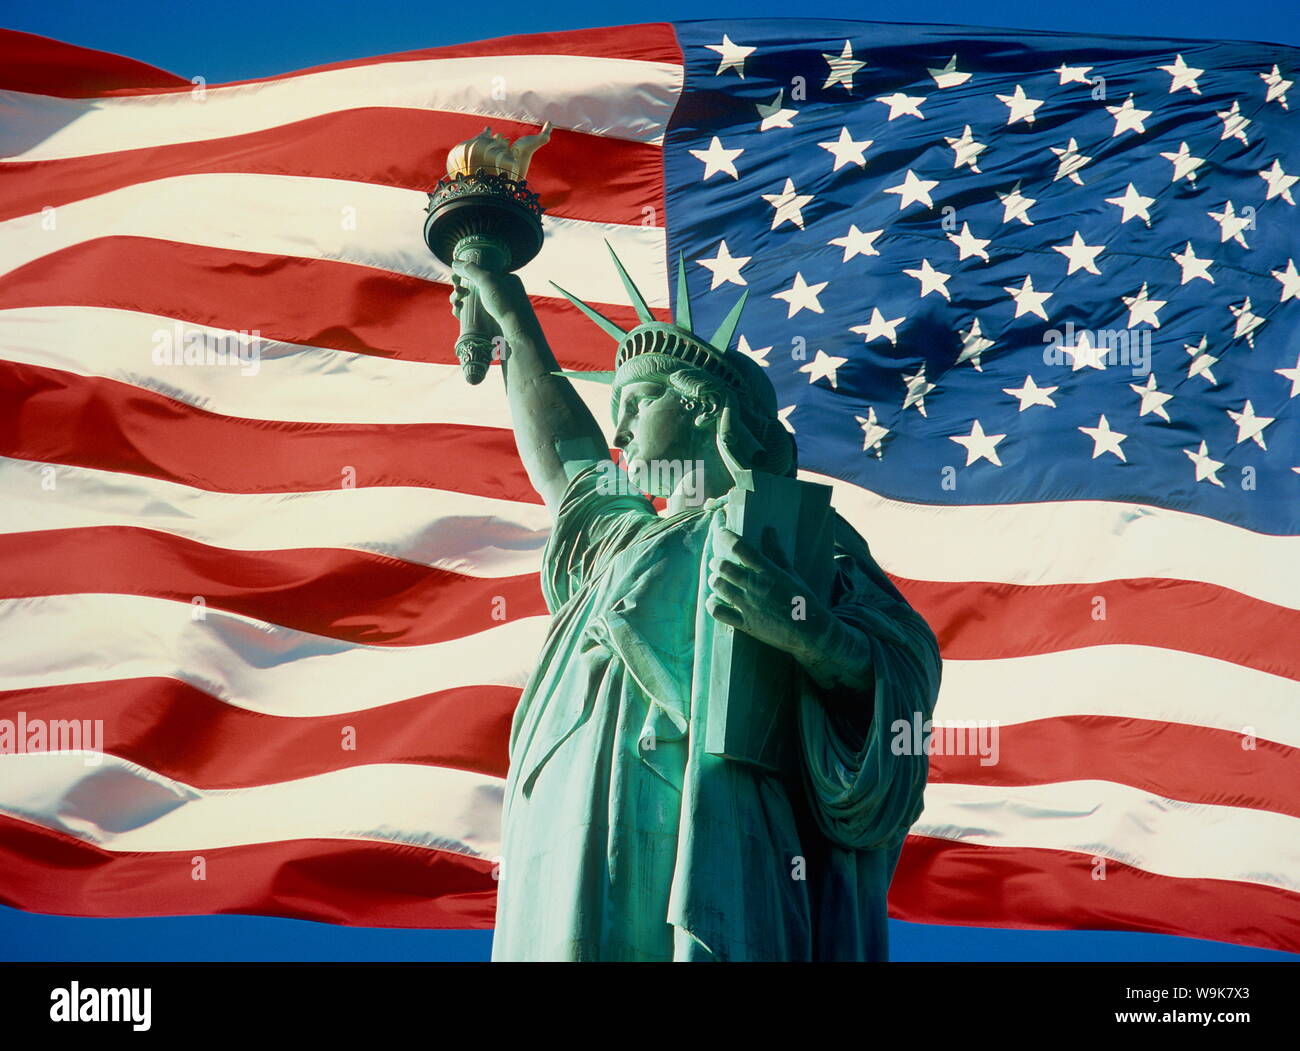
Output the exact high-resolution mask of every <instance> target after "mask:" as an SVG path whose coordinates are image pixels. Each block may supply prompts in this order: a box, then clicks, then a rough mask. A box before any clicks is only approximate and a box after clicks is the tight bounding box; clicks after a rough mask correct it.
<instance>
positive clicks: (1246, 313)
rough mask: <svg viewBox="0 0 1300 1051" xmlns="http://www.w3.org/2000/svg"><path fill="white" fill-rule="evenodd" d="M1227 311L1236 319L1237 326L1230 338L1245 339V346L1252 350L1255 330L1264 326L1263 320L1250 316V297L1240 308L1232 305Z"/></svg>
mask: <svg viewBox="0 0 1300 1051" xmlns="http://www.w3.org/2000/svg"><path fill="white" fill-rule="evenodd" d="M1228 309H1229V310H1231V311H1232V316H1233V317H1235V318H1236V319H1237V325H1236V327H1235V328H1234V329H1233V332H1232V338H1233V339H1241V338H1242V337H1245V340H1246V344H1247V346H1249V347H1250V349H1251V350H1254V349H1255V329H1257V328H1259V326H1260V325H1262V324H1264V319H1263V318H1262V317H1260V316H1259V315H1258V314H1252V313H1251V312H1250V296H1247V297H1246V301H1245V302H1244V303H1242V304H1241V306H1239V307H1234V306H1233V305H1232V304H1229V305H1228Z"/></svg>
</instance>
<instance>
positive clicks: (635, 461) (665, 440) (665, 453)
mask: <svg viewBox="0 0 1300 1051" xmlns="http://www.w3.org/2000/svg"><path fill="white" fill-rule="evenodd" d="M694 418H695V413H693V412H688V411H687V410H686V409H684V408H683V407H682V400H681V397H680V395H678V393H677V392H676V391H675V390H673V388H672V387H670V386H669V385H668V384H667V383H664V382H656V381H652V380H642V381H639V382H636V383H628V384H626V385H624V387H623V388H622V389H621V390H620V391H619V401H618V411H617V414H616V426H615V430H614V445H615V446H616V447H617V448H618V449H621V450H622V452H623V459H624V461H625V465H626V467H627V471H628V475H629V477H630V478H631V480H632V483H633V484H634V485H635V486H636V487H637V488H638V489H640V490H641V491H642V492H644V493H649V494H650V495H651V496H670V495H672V491H673V488H674V486H675V484H676V480H677V479H680V478H681V477H682V474H683V472H684V471H686V470H688V469H689V467H690V466H691V465H692V464H693V461H694V458H695V457H696V456H697V455H698V453H697V451H696V450H697V449H698V448H699V433H698V431H697V429H696V426H695V422H694Z"/></svg>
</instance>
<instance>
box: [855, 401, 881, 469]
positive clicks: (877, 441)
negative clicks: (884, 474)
mask: <svg viewBox="0 0 1300 1051" xmlns="http://www.w3.org/2000/svg"><path fill="white" fill-rule="evenodd" d="M853 418H854V419H855V420H857V421H858V423H860V424H861V425H862V451H863V452H868V451H870V452H874V453H875V454H876V459H880V457H881V456H883V455H884V449H883V448H882V447H881V442H883V441H884V440H885V436H886V435H887V434H889V428H888V427H885V426H882V425H881V423H880V421H879V420H878V419H876V407H875V406H874V405H868V406H867V415H866V417H865V418H864V417H862V416H856V415H855V416H854V417H853Z"/></svg>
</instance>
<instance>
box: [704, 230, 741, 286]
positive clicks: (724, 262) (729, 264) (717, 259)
mask: <svg viewBox="0 0 1300 1051" xmlns="http://www.w3.org/2000/svg"><path fill="white" fill-rule="evenodd" d="M753 258H754V257H753V256H751V255H732V254H731V251H730V250H729V249H728V248H727V242H726V241H719V242H718V254H717V255H715V256H714V257H713V258H712V259H700V260H699V261H698V262H699V264H700V266H702V267H705V268H707V269H708V270H710V271H712V273H713V283H712V284H710V285H709V291H710V292H711V291H713V289H715V288H717V287H718V286H719V285H722V284H726V283H727V282H731V284H733V285H746V284H748V283H749V282H748V281H746V280H745V279H744V278H743V277H741V276H740V268H741V267H742V266H744V265H745V264H746V263H748V262H749V261H750V260H751V259H753Z"/></svg>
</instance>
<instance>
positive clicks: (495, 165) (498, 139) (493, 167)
mask: <svg viewBox="0 0 1300 1051" xmlns="http://www.w3.org/2000/svg"><path fill="white" fill-rule="evenodd" d="M550 137H551V122H550V121H549V120H548V121H547V122H546V123H545V124H543V125H542V130H541V131H540V132H538V133H537V134H536V135H523V136H520V137H519V138H518V139H516V140H515V142H514V144H513V145H511V143H509V142H508V141H507V140H506V137H505V136H504V135H502V134H501V133H500V132H493V131H492V129H491V128H484V129H483V130H482V131H481V132H479V133H478V134H477V135H475V136H474V137H473V138H472V139H466V140H465V141H464V142H461V143H457V144H456V145H455V146H453V147H452V148H451V151H450V152H449V153H448V154H447V174H448V175H470V174H472V173H473V172H474V170H475V169H477V168H482V169H484V170H485V171H486V172H488V173H489V174H500V175H505V176H507V177H508V178H511V179H516V180H522V179H523V178H524V176H526V175H527V174H528V162H529V161H531V160H532V159H533V154H534V153H536V152H537V150H538V149H539V148H540V147H541V146H543V145H545V144H546V142H547V141H548V140H549V139H550Z"/></svg>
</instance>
